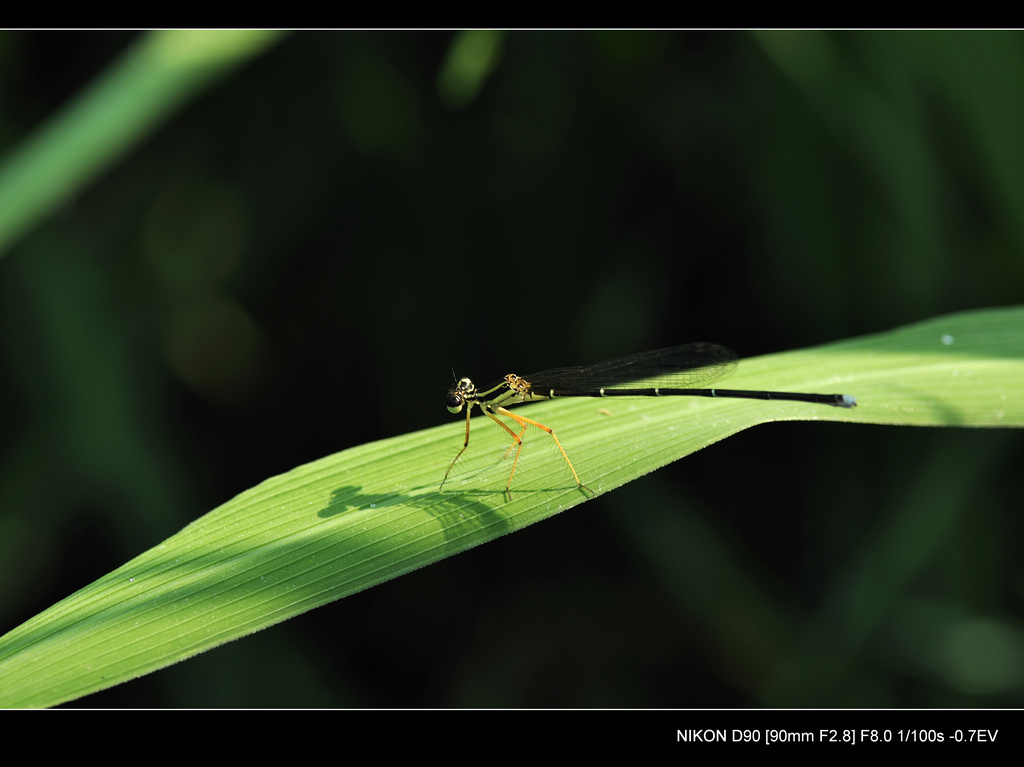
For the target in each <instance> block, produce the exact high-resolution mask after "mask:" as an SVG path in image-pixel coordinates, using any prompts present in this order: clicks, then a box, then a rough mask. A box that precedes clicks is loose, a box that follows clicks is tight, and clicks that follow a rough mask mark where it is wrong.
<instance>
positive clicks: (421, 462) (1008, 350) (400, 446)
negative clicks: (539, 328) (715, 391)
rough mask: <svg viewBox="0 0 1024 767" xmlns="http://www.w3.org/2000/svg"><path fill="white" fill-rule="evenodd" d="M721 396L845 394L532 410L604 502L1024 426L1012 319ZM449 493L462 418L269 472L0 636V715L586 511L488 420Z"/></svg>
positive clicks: (841, 352)
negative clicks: (514, 463) (754, 463)
mask: <svg viewBox="0 0 1024 767" xmlns="http://www.w3.org/2000/svg"><path fill="white" fill-rule="evenodd" d="M729 386H730V387H732V388H749V389H774V390H790V391H818V392H822V393H832V392H837V393H844V394H851V395H854V396H856V397H857V399H858V403H859V406H858V407H857V408H856V409H854V410H844V409H840V408H833V407H828V406H817V405H807V404H803V403H793V402H778V401H775V402H763V401H749V400H726V399H704V398H672V399H657V400H645V399H636V400H614V401H613V400H602V401H600V402H598V401H596V400H563V401H555V402H546V403H540V404H536V405H531V406H529V408H528V412H529V415H530V417H531V418H534V419H536V420H538V421H540V422H542V423H545V424H547V425H549V426H551V427H552V428H554V429H556V430H557V433H558V435H559V439H560V440H561V442H562V444H563V446H564V447H565V449H566V451H567V453H568V454H569V456H570V457H571V459H572V461H573V463H574V465H575V466H576V470H577V472H578V473H579V475H580V478H581V479H582V480H583V481H584V482H585V483H586V484H587V486H588V487H590V488H591V489H592V490H593V491H594V493H595V494H601V493H605V492H608V491H609V490H612V489H614V488H616V487H618V486H620V485H622V484H624V483H626V482H628V481H630V480H633V479H636V478H638V477H641V476H643V475H644V474H647V473H648V472H651V471H654V470H655V469H657V468H659V467H661V466H664V465H665V464H667V463H669V462H671V461H675V460H677V459H679V458H682V457H683V456H686V455H688V454H690V453H692V452H694V451H696V450H699V449H701V448H703V447H707V446H708V445H711V444H713V443H714V442H717V441H719V440H721V439H724V438H725V437H728V436H730V435H732V434H735V433H736V432H739V431H742V430H743V429H746V428H748V427H750V426H754V425H756V424H759V423H766V422H770V421H778V420H829V421H849V422H861V423H877V424H892V425H931V426H976V427H994V426H1001V427H1020V426H1022V425H1024V404H1022V403H1024V309H1022V308H1010V309H997V310H988V311H978V312H967V313H963V314H957V315H951V316H948V317H942V318H939V319H934V320H930V321H927V322H923V323H920V324H917V325H912V326H909V327H906V328H901V329H898V330H895V331H892V332H889V333H882V334H879V335H874V336H868V337H865V338H860V339H855V340H851V341H846V342H841V343H836V344H831V345H828V346H822V347H818V348H815V349H808V350H804V351H797V352H789V353H785V354H774V355H769V356H765V357H758V358H753V359H748V360H744V361H743V362H742V363H741V365H740V367H739V369H738V370H737V372H736V373H735V374H734V375H733V376H732V378H731V379H730V380H729ZM473 425H474V428H473V432H472V441H471V443H470V447H469V449H468V450H467V451H466V453H465V455H464V456H463V458H462V459H461V460H460V461H459V465H458V466H456V467H455V469H454V470H453V474H452V476H451V478H449V480H448V483H447V484H446V485H445V487H444V490H443V491H441V490H439V488H438V484H439V483H440V480H441V477H442V476H443V475H444V471H445V469H446V468H447V466H448V464H449V463H450V461H451V459H452V457H453V456H454V455H455V453H456V452H457V450H458V448H459V447H460V446H461V443H462V439H463V436H464V421H461V420H459V421H457V422H455V423H449V424H446V425H444V426H440V427H437V428H433V429H428V430H426V431H421V432H416V433H413V434H406V435H404V436H400V437H395V438H393V439H386V440H382V441H380V442H374V443H371V444H368V445H362V446H360V447H356V448H352V449H351V450H346V451H344V452H341V453H338V454H336V455H332V456H329V457H327V458H323V459H321V460H319V461H315V462H313V463H310V464H307V465H305V466H300V467H298V468H296V469H294V470H293V471H290V472H288V473H286V474H283V475H281V476H278V477H273V478H271V479H268V480H267V481H265V482H263V483H261V484H260V485H257V486H256V487H254V488H252V489H251V490H248V491H247V492H245V493H242V494H241V495H239V496H238V497H237V498H234V499H232V500H230V501H228V502H227V503H225V504H224V505H222V506H220V507H219V508H217V509H214V510H213V511H211V512H210V513H209V514H207V515H206V516H204V517H201V518H200V519H198V520H197V521H196V522H194V523H192V524H191V525H189V526H188V527H186V528H185V529H184V530H182V531H181V532H179V533H177V534H176V535H174V536H171V537H170V538H168V539H167V540H166V541H164V542H163V543H162V544H160V545H159V546H157V547H155V548H154V549H152V550H150V551H148V552H146V553H144V554H142V555H141V556H139V557H137V558H136V559H134V560H132V561H131V562H128V563H127V564H126V565H124V566H123V567H120V568H118V569H117V570H115V571H114V572H112V573H110V574H109V575H107V576H105V577H104V578H101V579H99V580H98V581H96V582H95V583H93V584H91V585H90V586H87V587H86V588H84V589H82V590H81V591H79V592H77V593H75V594H73V595H72V596H70V597H68V598H67V599H65V600H64V601H62V602H60V603H59V604H57V605H55V606H54V607H52V608H50V609H49V610H46V611H45V612H43V613H41V614H40V615H38V616H36V617H35V618H33V619H32V620H30V621H28V622H26V623H25V624H23V625H22V626H20V627H18V628H16V629H15V630H13V631H11V632H10V633H8V634H7V635H6V636H4V637H2V638H0V705H3V706H6V707H14V706H24V707H28V706H32V707H45V706H53V705H56V704H58V703H61V702H63V701H68V700H72V699H74V698H77V697H80V696H83V695H87V694H89V693H91V692H95V691H97V690H101V689H104V688H107V687H110V686H112V685H115V684H118V683H119V682H123V681H126V680H128V679H132V678H134V677H137V676H140V675H142V674H146V673H149V672H151V671H154V670H156V669H159V668H162V667H164V666H168V665H170V664H172V663H175V662H177V661H180V660H184V659H186V658H188V657H190V656H192V655H195V654H197V653H200V652H203V651H204V650H208V649H210V648H211V647H215V646H217V645H218V644H221V643H223V642H229V641H231V640H233V639H237V638H239V637H241V636H245V635H246V634H249V633H252V632H254V631H257V630H259V629H261V628H265V627H267V626H271V625H273V624H275V623H278V622H280V621H283V620H286V619H288V618H291V617H293V616H295V615H299V614H300V613H303V612H305V611H306V610H310V609H312V608H314V607H318V606H320V605H324V604H327V603H328V602H332V601H334V600H336V599H340V598H341V597H344V596H347V595H349V594H352V593H355V592H357V591H360V590H362V589H365V588H368V587H370V586H373V585H375V584H378V583H381V582H383V581H386V580H389V579H391V578H395V577H397V576H399V575H402V574H404V573H407V572H410V571H411V570H415V569H417V568H419V567H423V566H425V565H428V564H430V563H432V562H436V561H438V560H440V559H442V558H444V557H447V556H450V555H452V554H456V553H458V552H460V551H465V550H466V549H469V548H471V547H473V546H478V545H480V544H481V543H485V542H487V541H490V540H492V539H494V538H496V537H498V536H500V535H504V534H506V533H509V532H512V531H513V530H518V529H520V528H522V527H525V526H526V525H529V524H532V523H534V522H537V521H539V520H541V519H545V518H547V517H550V516H552V515H554V514H557V513H558V512H560V511H563V510H565V509H569V508H572V507H573V506H576V505H577V504H580V503H583V502H584V501H586V500H587V499H588V498H589V497H590V496H588V495H586V494H584V493H583V492H581V491H580V490H579V488H577V487H576V485H575V482H574V481H573V478H572V475H571V473H570V472H569V469H568V467H567V465H566V463H565V461H564V460H563V459H562V458H561V455H560V454H559V453H558V450H557V448H556V447H555V445H554V442H553V440H551V438H550V437H548V436H547V435H546V434H544V433H543V432H540V431H539V430H536V429H534V430H531V432H530V433H528V434H527V435H526V440H525V447H524V450H523V458H522V460H521V462H520V466H519V468H518V470H517V473H516V476H515V482H514V484H513V494H512V497H511V499H510V500H506V498H505V495H504V488H505V482H506V480H507V477H508V474H509V471H510V469H511V459H510V457H508V456H504V453H505V452H506V449H507V447H508V442H509V440H508V436H507V435H506V434H505V433H504V431H503V430H501V429H498V428H497V427H495V426H494V425H493V424H491V423H490V422H489V421H488V420H487V419H481V418H476V419H474V421H473Z"/></svg>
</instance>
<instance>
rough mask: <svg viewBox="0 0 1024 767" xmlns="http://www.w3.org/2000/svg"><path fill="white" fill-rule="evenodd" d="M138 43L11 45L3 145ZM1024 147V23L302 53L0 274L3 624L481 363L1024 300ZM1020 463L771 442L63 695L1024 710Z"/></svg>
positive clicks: (149, 146) (50, 225) (18, 252)
mask: <svg viewBox="0 0 1024 767" xmlns="http://www.w3.org/2000/svg"><path fill="white" fill-rule="evenodd" d="M136 39H137V35H135V34H131V33H123V32H118V33H28V32H14V33H3V34H0V147H2V148H3V149H4V150H5V151H6V150H9V149H10V148H11V147H14V146H17V145H18V143H19V142H20V141H21V140H22V139H23V138H24V137H25V136H27V135H30V134H32V132H33V131H34V130H36V129H38V127H39V125H40V124H41V123H42V122H43V121H44V120H45V119H46V118H47V117H48V116H50V115H52V114H53V113H54V112H55V111H56V110H57V109H59V108H60V107H61V106H62V105H64V104H65V103H66V102H67V101H68V100H69V99H71V98H72V97H73V96H74V95H75V94H76V93H78V92H79V91H80V89H82V88H83V87H84V86H86V85H87V84H88V83H90V82H91V81H92V80H93V79H94V78H95V77H96V76H97V75H99V74H100V73H101V72H102V71H103V70H104V69H105V68H106V67H107V66H108V65H110V64H111V63H112V62H114V61H116V60H117V58H118V57H119V56H120V55H122V54H123V53H124V51H125V50H126V49H127V48H128V47H129V46H130V45H131V44H132V43H133V41H135V40H136ZM462 45H467V46H470V47H472V46H476V48H475V49H476V50H478V51H480V55H481V56H483V57H484V59H485V60H489V61H490V62H491V64H490V66H484V67H482V70H481V71H482V72H483V73H484V75H483V76H481V77H478V78H477V79H476V80H473V79H472V78H469V79H468V80H466V81H465V82H464V81H463V80H460V78H459V76H458V75H459V71H458V70H457V68H456V67H454V65H453V63H452V62H453V58H452V57H453V56H454V55H455V54H454V53H453V51H457V50H463V49H460V48H459V46H462ZM1022 137H1024V36H1022V35H1021V34H1019V33H1005V34H1004V33H849V32H840V33H817V32H801V33H741V32H735V33H733V32H714V33H711V32H702V33H643V32H607V33H600V32H582V33H581V32H512V33H504V34H502V33H491V34H478V35H477V36H475V37H470V38H467V37H465V36H464V35H456V34H453V33H445V32H401V33H377V32H340V33H299V34H295V35H292V36H289V37H286V38H284V39H283V40H282V42H281V43H280V44H279V45H277V46H276V47H274V48H272V49H271V50H270V51H269V52H268V53H266V54H265V55H263V56H262V57H260V58H258V59H257V60H255V61H253V62H251V63H249V64H248V65H246V66H245V67H243V68H241V69H240V70H238V71H237V72H235V73H234V74H233V75H231V76H230V77H228V78H226V79H225V80H223V81H222V82H220V83H218V84H217V85H215V86H214V87H212V88H211V89H209V90H208V91H206V92H205V93H204V94H203V95H202V96H201V97H200V98H198V99H197V100H195V101H193V102H192V103H190V104H188V105H187V106H186V107H185V108H184V109H183V110H182V111H180V113H178V114H177V115H176V116H174V117H172V118H171V119H170V120H169V121H168V122H166V123H165V124H164V125H163V126H161V127H160V128H159V129H158V130H157V131H156V132H155V133H154V134H153V135H151V136H150V137H149V138H148V139H147V140H145V141H144V142H143V143H142V144H141V145H140V147H139V148H138V149H137V150H136V151H134V152H133V153H131V154H130V155H128V157H127V158H126V159H125V160H124V161H123V162H121V163H119V164H118V165H116V167H114V168H113V170H112V171H111V172H109V173H107V174H105V175H104V176H103V177H102V178H101V179H100V180H99V181H98V182H97V183H95V184H93V185H91V186H90V187H89V188H87V189H86V190H85V191H83V192H82V193H81V194H79V195H78V196H77V197H76V198H75V199H74V200H73V202H72V203H70V204H68V205H67V206H66V207H65V208H64V209H62V210H61V211H60V213H59V215H58V216H56V217H55V218H52V219H50V220H48V221H47V222H46V223H45V224H43V225H42V226H40V227H39V228H37V229H36V230H35V231H33V232H32V233H31V234H30V235H29V236H28V237H26V238H24V239H23V240H22V241H20V242H19V243H18V244H17V246H16V247H15V248H14V249H13V250H12V251H11V252H9V253H8V254H7V255H6V257H5V258H4V259H3V260H2V261H0V353H2V359H3V362H2V370H0V398H2V402H3V405H2V406H0V633H3V632H5V631H7V630H9V629H10V628H13V627H14V626H16V625H18V624H19V623H21V622H22V621H24V620H26V619H28V618H30V617H31V616H32V615H34V614H36V613H37V612H39V611H40V610H42V609H44V608H45V607H47V606H49V605H51V604H53V603H54V602H56V601H58V600H59V599H61V598H63V597H64V596H67V595H68V594H70V593H71V592H73V591H75V590H76V589H78V588H80V587H82V586H85V585H86V584H88V583H89V582H91V581H92V580H94V579H95V578H97V577H99V576H101V575H103V574H104V573H106V572H108V571H110V570H111V569H113V568H115V567H117V566H119V565H121V564H123V563H124V562H125V561H127V560H128V559H130V558H131V557H133V556H135V555H136V554H138V553H140V552H142V551H144V550H145V549H148V548H150V547H152V546H154V545H157V544H158V543H159V542H160V541H161V540H163V539H164V538H166V537H167V536H169V535H171V534H173V533H174V532H176V531H177V530H179V529H180V528H181V527H182V526H184V525H185V524H187V523H188V522H190V521H191V520H193V519H195V518H197V517H199V516H201V515H202V514H203V513H205V512H207V511H209V510H210V509H212V508H214V507H215V506H217V505H218V504H220V503H222V502H224V501H225V500H227V499H229V498H231V497H232V496H233V495H235V494H237V493H239V492H241V491H243V490H245V489H247V488H249V487H251V486H252V485H254V484H256V483H258V482H259V481H261V480H263V479H265V478H267V477H269V476H272V475H274V474H278V473H281V472H284V471H287V470H289V469H291V468H293V467H295V466H297V465H299V464H302V463H305V462H307V461H311V460H313V459H316V458H319V457H322V456H324V455H327V454H330V453H333V452H336V451H339V450H343V449H345V448H348V447H351V446H353V445H358V444H361V443H364V442H368V441H372V440H376V439H380V438H383V437H388V436H393V435H396V434H401V433H404V432H407V431H412V430H417V429H422V428H426V427H429V426H434V425H437V424H441V423H446V422H448V421H450V420H451V419H452V416H450V414H449V413H448V412H447V411H446V410H445V408H444V405H443V398H444V393H445V391H446V388H447V386H448V385H449V384H450V381H451V376H452V372H453V371H454V372H455V373H456V374H457V375H471V376H474V377H479V378H482V379H492V378H496V377H498V376H500V375H502V374H504V373H507V372H509V370H513V369H514V370H517V371H520V372H525V371H527V370H539V369H544V368H547V367H554V366H561V365H567V364H572V363H587V362H593V361H597V360H600V359H603V358H606V357H611V356H615V355H618V354H624V353H628V352H632V351H640V350H645V349H649V348H656V347H659V346H669V345H674V344H678V343H685V342H689V341H705V340H706V341H715V342H718V343H723V344H726V345H728V346H731V347H732V348H734V349H736V351H737V352H739V353H740V355H741V356H753V355H757V354H763V353H770V352H775V351H782V350H786V349H792V348H799V347H803V346H809V345H814V344H819V343H826V342H830V341H835V340H840V339H843V338H847V337H851V336H856V335H860V334H865V333H872V332H877V331H883V330H887V329H890V328H893V327H895V326H899V325H901V324H906V323H910V322H914V321H917V320H922V319H927V318H930V317H933V316H936V315H939V314H943V313H948V312H953V311H958V310H963V309H972V308H979V307H990V306H1001V305H1007V304H1017V303H1021V301H1022V298H1024V140H1022ZM457 439H458V438H457V437H456V440H457ZM454 447H455V445H453V449H454ZM1021 448H1022V442H1021V439H1020V437H1019V436H1018V435H1017V434H1016V433H1014V432H997V431H966V430H927V429H919V430H912V429H896V428H882V427H872V426H851V425H843V424H826V423H793V424H773V425H770V426H765V427H761V428H758V429H754V430H752V431H749V432H746V433H743V434H740V435H737V436H736V437H735V438H732V439H729V440H726V441H725V442H724V443H721V444H718V445H715V446H713V447H711V448H709V449H707V450H704V451H702V452H701V453H698V454H696V455H694V456H691V457H689V458H687V459H685V460H683V461H680V462H678V463H677V464H675V465H673V466H670V467H668V468H666V469H665V470H663V471H660V472H657V473H656V474H654V475H651V476H649V477H646V478H644V479H642V480H640V481H637V482H634V483H631V484H630V485H628V486H626V487H625V488H622V489H621V490H619V491H616V492H615V493H611V494H609V495H607V496H604V497H601V498H598V499H596V500H594V501H593V502H591V503H587V504H585V505H583V506H580V507H577V508H575V509H573V510H572V511H570V512H568V513H566V514H562V515H559V516H558V517H556V518H554V519H552V520H549V521H546V522H544V523H543V524H540V525H536V526H534V527H532V528H530V529H528V530H526V531H523V532H520V533H517V534H515V535H512V536H508V537H506V538H504V539H501V540H499V541H497V542H494V543H492V544H489V545H487V546H484V547H481V548H479V549H476V550H474V551H471V552H469V553H466V554H463V555H460V556H457V557H454V558H452V559H449V560H447V561H444V562H441V563H439V564H437V565H435V566H432V567H429V568H426V569H424V570H421V571H418V572H415V573H413V574H411V575H407V576H405V577H403V578H400V579H398V580H396V581H392V582H391V583H388V584H384V585H382V586H379V587H377V588H374V589H371V590H369V591H367V592H363V593H361V594H358V595H355V596H353V597H350V598H347V599H345V600H342V601H341V602H337V603H334V604H332V605H329V606H327V607H324V608H321V609H319V610H316V611H313V612H311V613H307V614H306V615H304V616H301V617H300V618H298V619H295V620H292V621H289V622H287V623H285V624H282V625H279V626H276V627H274V628H271V629H269V630H266V631H263V632H260V633H259V634H257V635H254V636H252V637H249V638H246V639H243V640H240V641H238V642H235V643H232V644H230V645H228V646H225V647H221V648H218V649H216V650H213V651H211V652H208V653H206V654H204V655H202V656H200V657H198V658H195V659H192V660H190V661H188V662H186V663H183V664H179V665H178V666H175V667H172V668H170V669H166V670H163V671H160V672H158V673H156V674H153V675H150V676H148V677H146V678H143V679H140V680H137V681H134V682H131V683H128V684H125V685H122V686H120V687H117V688H114V689H112V690H110V691H107V692H104V693H101V694H98V695H94V696H91V697H88V698H85V699H83V700H81V701H78V702H77V703H76V704H73V705H78V706H129V707H137V706H282V707H288V706H360V707H379V706H387V707H406V706H409V707H439V706H448V707H462V706H466V707H474V706H497V707H505V706H520V707H534V706H541V707H564V706H571V707H591V706H603V707H636V706H653V707H720V706H736V707H745V706H1006V705H1010V706H1021V705H1024V695H1022V693H1024V633H1022V619H1024V609H1022V598H1024V571H1022V568H1021V564H1020V562H1021V558H1020V556H1019V552H1020V550H1021V543H1022V540H1024V536H1022V530H1021V521H1020V510H1021V500H1020V467H1021V458H1022V449H1021ZM443 468H444V467H442V466H439V467H438V479H439V480H440V476H441V474H442V473H443ZM894 563H895V565H894ZM894 567H895V571H893V568H894Z"/></svg>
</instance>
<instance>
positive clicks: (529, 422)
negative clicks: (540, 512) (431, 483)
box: [485, 407, 590, 493]
mask: <svg viewBox="0 0 1024 767" xmlns="http://www.w3.org/2000/svg"><path fill="white" fill-rule="evenodd" d="M485 412H486V413H487V415H489V416H490V417H491V420H493V421H494V422H495V423H497V424H499V425H500V426H501V427H502V428H503V429H504V430H505V431H507V432H508V433H509V434H510V435H512V439H514V440H515V441H516V457H515V460H513V461H512V473H511V474H509V476H508V482H507V483H506V484H505V492H506V493H508V492H509V488H511V487H512V477H513V476H515V473H516V466H517V465H518V464H519V454H520V453H521V452H522V450H523V435H524V434H526V429H527V427H528V426H536V427H537V428H538V429H543V430H544V431H546V432H547V433H548V434H550V435H551V439H553V440H554V441H555V445H557V446H558V451H559V452H560V453H561V454H562V458H564V459H565V462H566V464H568V466H569V471H571V472H572V476H573V479H575V480H576V484H577V485H579V487H580V489H582V490H586V491H589V490H590V488H588V487H587V486H586V485H584V484H583V483H582V482H580V478H579V475H577V474H576V469H575V468H574V467H573V465H572V461H570V460H569V456H568V455H566V453H565V448H563V447H562V443H561V442H559V441H558V437H556V436H555V432H553V431H552V430H551V429H549V428H548V427H547V426H545V425H544V424H542V423H540V422H539V421H534V420H533V419H532V418H526V417H525V416H521V415H516V414H515V413H513V412H511V411H509V410H506V409H505V408H503V407H499V408H496V412H498V413H501V415H503V416H507V417H508V418H511V419H512V420H513V421H515V422H516V423H518V424H519V425H520V426H522V427H523V430H522V431H521V432H519V434H518V435H517V434H516V433H515V432H514V431H512V430H511V429H510V428H509V427H508V426H507V425H506V424H504V423H502V422H501V421H499V420H498V419H497V418H496V417H495V416H494V414H493V413H491V412H490V411H485ZM509 449H511V448H509Z"/></svg>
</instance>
